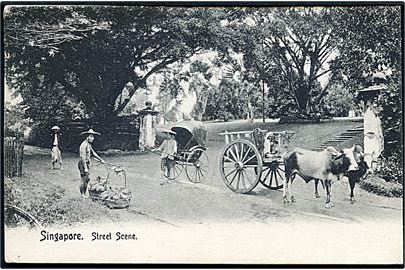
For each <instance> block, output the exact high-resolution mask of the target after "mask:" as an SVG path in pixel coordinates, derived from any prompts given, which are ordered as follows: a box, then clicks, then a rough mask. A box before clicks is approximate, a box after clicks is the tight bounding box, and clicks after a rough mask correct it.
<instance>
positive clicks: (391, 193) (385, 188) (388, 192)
mask: <svg viewBox="0 0 405 270" xmlns="http://www.w3.org/2000/svg"><path fill="white" fill-rule="evenodd" d="M360 187H361V188H362V189H364V190H366V191H369V192H371V193H375V194H377V195H383V196H387V197H402V194H403V186H402V185H401V184H398V183H392V182H386V181H385V180H384V179H382V178H380V177H378V176H376V175H373V176H369V177H367V178H366V179H364V180H362V181H361V182H360Z"/></svg>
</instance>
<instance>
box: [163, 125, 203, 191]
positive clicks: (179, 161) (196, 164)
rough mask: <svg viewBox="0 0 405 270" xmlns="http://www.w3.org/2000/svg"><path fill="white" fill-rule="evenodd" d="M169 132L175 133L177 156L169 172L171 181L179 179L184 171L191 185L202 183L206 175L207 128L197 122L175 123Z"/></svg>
mask: <svg viewBox="0 0 405 270" xmlns="http://www.w3.org/2000/svg"><path fill="white" fill-rule="evenodd" d="M171 130H173V131H174V132H176V135H175V138H176V142H177V154H176V155H175V156H174V161H175V163H174V166H173V168H172V169H171V170H170V175H169V174H166V173H165V176H168V177H169V178H171V179H175V178H177V177H179V175H180V174H181V173H182V171H183V170H184V171H185V172H186V175H187V178H188V179H189V180H190V181H191V182H193V183H200V182H202V181H204V179H205V178H206V177H207V174H208V155H207V153H206V150H207V147H206V146H205V144H206V139H207V128H206V127H205V126H204V125H203V123H201V122H198V121H182V122H179V123H176V124H175V125H174V126H173V127H172V128H171Z"/></svg>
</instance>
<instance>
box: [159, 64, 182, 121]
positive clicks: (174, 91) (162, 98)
mask: <svg viewBox="0 0 405 270" xmlns="http://www.w3.org/2000/svg"><path fill="white" fill-rule="evenodd" d="M179 71H180V70H179V69H174V70H173V69H165V70H164V71H163V72H162V75H163V81H162V83H161V84H160V86H159V94H158V97H157V99H158V104H157V106H158V108H159V111H160V114H161V116H162V118H163V123H164V124H166V122H175V121H176V120H177V117H176V115H177V113H178V109H179V107H180V105H181V103H182V95H183V94H184V93H183V89H182V87H181V86H180V81H181V79H180V76H179ZM173 103H174V104H173Z"/></svg>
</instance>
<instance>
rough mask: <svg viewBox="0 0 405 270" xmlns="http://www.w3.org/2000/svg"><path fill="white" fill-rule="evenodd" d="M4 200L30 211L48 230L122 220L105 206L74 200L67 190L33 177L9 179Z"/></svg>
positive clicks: (85, 200) (5, 181) (75, 198)
mask: <svg viewBox="0 0 405 270" xmlns="http://www.w3.org/2000/svg"><path fill="white" fill-rule="evenodd" d="M4 200H5V203H7V204H11V205H15V206H18V207H20V208H22V209H24V210H26V211H27V212H28V213H30V214H31V215H33V216H34V217H35V218H37V219H38V221H40V222H41V224H42V225H43V226H44V227H47V226H50V225H52V226H54V225H56V226H58V225H63V226H66V225H73V224H76V223H84V222H86V223H95V222H99V221H105V220H106V219H110V220H112V221H116V220H119V217H118V215H117V214H115V213H111V212H110V211H108V209H107V208H106V207H105V206H102V205H100V204H97V203H95V202H92V201H91V200H89V199H87V198H86V199H83V198H81V197H70V196H68V195H66V193H65V189H64V188H63V187H61V186H59V185H56V184H54V183H52V182H50V181H46V180H45V179H40V178H37V177H34V176H30V175H24V176H22V177H14V178H11V179H10V178H6V179H5V180H4Z"/></svg>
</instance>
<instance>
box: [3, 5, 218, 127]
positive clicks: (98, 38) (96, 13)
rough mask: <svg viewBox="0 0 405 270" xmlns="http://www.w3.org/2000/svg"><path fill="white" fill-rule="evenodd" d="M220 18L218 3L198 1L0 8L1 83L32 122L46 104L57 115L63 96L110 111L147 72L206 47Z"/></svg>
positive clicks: (89, 109)
mask: <svg viewBox="0 0 405 270" xmlns="http://www.w3.org/2000/svg"><path fill="white" fill-rule="evenodd" d="M220 20H221V14H220V10H209V9H205V8H180V7H176V8H168V7H142V6H130V7H122V6H117V7H114V6H112V7H108V8H105V7H103V6H13V7H7V10H6V12H5V16H4V25H5V31H4V32H5V53H6V59H5V60H6V78H7V83H8V85H9V86H10V87H11V88H13V89H14V91H15V92H16V93H18V94H21V95H22V97H23V100H24V104H26V105H27V113H28V114H29V115H30V116H31V117H32V118H33V119H35V120H38V121H40V120H43V117H44V115H47V114H49V112H50V110H49V108H47V107H52V108H53V111H52V114H51V115H60V109H59V108H60V107H61V106H62V105H63V104H66V102H67V100H71V102H72V103H73V104H75V106H76V104H81V105H82V107H83V110H84V111H85V112H86V113H87V114H88V115H89V117H98V118H100V117H101V118H102V117H106V116H111V115H117V114H118V113H119V112H120V111H122V110H123V109H124V108H125V106H126V105H127V104H128V102H129V100H130V99H131V97H132V96H133V95H134V93H135V92H136V91H137V90H138V89H139V88H142V87H145V85H146V80H147V79H148V78H149V77H150V76H151V75H152V74H154V73H155V72H157V71H159V70H161V69H163V68H164V67H166V66H167V65H169V64H171V63H174V62H176V61H181V60H182V59H184V58H187V57H189V56H191V55H193V54H194V53H196V52H199V51H201V50H204V49H206V48H212V47H213V46H214V42H216V41H217V40H220V39H219V38H217V35H218V34H219V33H218V31H217V28H218V27H219V26H220ZM128 82H131V83H132V84H133V85H134V87H133V88H132V90H131V91H130V92H129V93H128V94H127V95H126V96H125V97H123V98H121V103H119V104H116V100H117V98H118V97H119V96H120V95H121V94H122V91H123V89H124V86H125V85H126V84H127V83H128ZM45 105H48V106H45ZM75 106H73V107H75ZM70 109H71V108H70ZM47 112H48V113H47ZM65 116H66V115H64V116H63V117H65Z"/></svg>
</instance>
